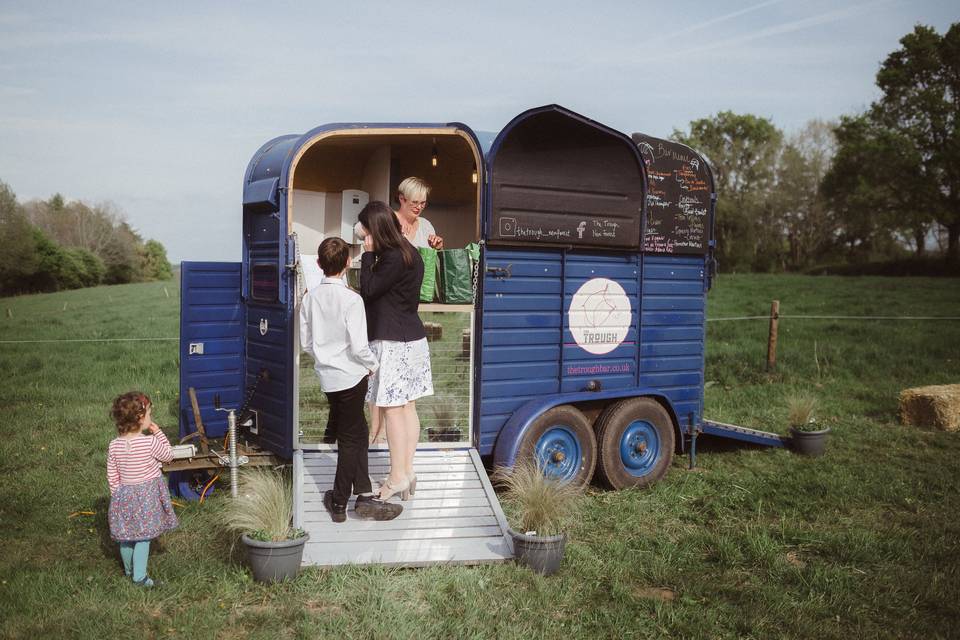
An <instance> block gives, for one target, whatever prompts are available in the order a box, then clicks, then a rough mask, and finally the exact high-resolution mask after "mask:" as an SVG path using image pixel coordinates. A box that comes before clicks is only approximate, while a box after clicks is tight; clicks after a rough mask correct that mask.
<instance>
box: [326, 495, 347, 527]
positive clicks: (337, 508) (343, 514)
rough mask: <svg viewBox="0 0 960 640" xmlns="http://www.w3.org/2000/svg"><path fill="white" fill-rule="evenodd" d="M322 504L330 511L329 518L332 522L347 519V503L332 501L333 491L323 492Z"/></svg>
mask: <svg viewBox="0 0 960 640" xmlns="http://www.w3.org/2000/svg"><path fill="white" fill-rule="evenodd" d="M323 506H325V507H326V508H327V511H329V512H330V518H331V519H333V521H334V522H346V521H347V505H345V504H337V503H336V502H334V501H333V491H327V492H326V493H324V494H323Z"/></svg>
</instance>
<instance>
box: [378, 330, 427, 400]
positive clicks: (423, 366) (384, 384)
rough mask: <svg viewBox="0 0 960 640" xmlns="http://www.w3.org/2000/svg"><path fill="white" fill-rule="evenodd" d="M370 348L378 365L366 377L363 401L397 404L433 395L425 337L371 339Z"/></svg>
mask: <svg viewBox="0 0 960 640" xmlns="http://www.w3.org/2000/svg"><path fill="white" fill-rule="evenodd" d="M370 350H371V351H373V355H375V356H376V357H377V360H379V361H380V368H379V369H377V371H376V373H374V374H373V375H372V376H370V386H369V387H367V402H373V403H374V404H376V405H377V406H378V407H401V406H403V405H405V404H407V403H408V402H410V401H411V400H416V399H417V398H422V397H424V396H432V395H433V375H432V374H431V372H430V348H429V347H428V346H427V339H426V338H421V339H419V340H414V341H413V342H396V341H394V340H374V341H372V342H371V343H370Z"/></svg>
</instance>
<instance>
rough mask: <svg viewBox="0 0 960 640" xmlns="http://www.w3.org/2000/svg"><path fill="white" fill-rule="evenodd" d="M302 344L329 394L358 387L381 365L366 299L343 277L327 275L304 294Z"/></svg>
mask: <svg viewBox="0 0 960 640" xmlns="http://www.w3.org/2000/svg"><path fill="white" fill-rule="evenodd" d="M300 346H301V347H302V348H303V350H304V351H306V352H307V353H309V354H310V355H311V356H313V359H314V361H315V362H316V371H317V377H319V378H320V388H321V389H322V390H323V391H325V392H327V393H332V392H334V391H343V390H344V389H350V388H351V387H354V386H356V384H357V383H358V382H360V381H361V380H362V379H363V377H364V376H366V375H367V374H368V373H370V372H371V371H376V370H377V368H378V367H379V366H380V365H379V363H378V362H377V358H376V357H375V356H374V355H373V352H372V351H370V346H369V345H368V344H367V315H366V313H365V312H364V310H363V298H361V297H360V294H358V293H357V292H356V291H352V290H351V289H350V288H349V287H347V284H346V283H345V282H344V281H343V280H341V279H340V278H328V277H326V276H324V277H323V278H321V279H320V284H318V285H317V286H315V287H313V288H312V289H310V290H309V291H308V292H307V295H305V296H304V297H303V304H302V306H301V307H300Z"/></svg>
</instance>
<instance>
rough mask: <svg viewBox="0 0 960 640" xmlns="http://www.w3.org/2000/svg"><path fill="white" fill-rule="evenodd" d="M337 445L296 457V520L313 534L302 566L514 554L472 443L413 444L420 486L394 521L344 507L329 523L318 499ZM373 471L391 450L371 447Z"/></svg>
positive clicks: (460, 560)
mask: <svg viewBox="0 0 960 640" xmlns="http://www.w3.org/2000/svg"><path fill="white" fill-rule="evenodd" d="M336 465H337V454H336V451H302V452H297V455H295V457H294V501H295V504H294V525H295V526H298V527H301V528H302V529H304V530H305V531H306V532H307V533H309V534H310V540H309V541H308V542H307V544H306V547H305V548H304V553H303V565H304V566H318V567H333V566H338V565H344V564H383V565H394V566H408V567H419V566H426V565H431V564H480V563H487V562H503V561H505V560H508V559H510V558H512V557H513V543H512V540H511V538H510V535H509V533H508V530H507V521H506V518H505V517H504V515H503V510H502V509H501V508H500V502H499V501H498V500H497V496H496V493H494V491H493V487H492V486H491V484H490V480H489V479H488V478H487V473H486V470H485V469H484V468H483V464H482V462H481V461H480V456H479V454H478V453H477V451H476V449H472V448H471V449H442V450H418V451H417V454H416V457H415V458H414V465H413V466H414V470H415V471H416V474H417V493H416V494H415V495H414V496H412V497H411V498H410V500H408V501H406V502H404V501H401V500H400V499H399V497H395V498H391V502H396V503H397V504H400V505H402V506H403V513H401V514H400V515H399V516H398V517H397V518H396V519H395V520H390V521H387V522H376V521H371V520H363V519H361V518H359V517H357V515H356V513H355V512H354V511H353V501H351V503H350V504H349V505H348V506H347V521H346V522H343V523H339V524H338V523H334V522H333V521H332V520H331V519H330V514H329V513H328V512H327V510H326V508H324V506H323V494H324V492H325V491H327V490H328V489H332V488H333V478H334V474H335V472H336ZM369 467H370V468H369V471H370V476H371V477H372V478H374V479H375V480H379V479H380V478H383V477H384V476H386V475H387V472H388V471H389V467H390V458H389V453H388V452H386V451H375V450H372V451H370V452H369Z"/></svg>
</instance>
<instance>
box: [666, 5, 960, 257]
mask: <svg viewBox="0 0 960 640" xmlns="http://www.w3.org/2000/svg"><path fill="white" fill-rule="evenodd" d="M900 45H901V46H900V48H899V49H897V50H896V51H894V52H893V53H891V54H890V55H889V56H887V58H886V60H884V62H883V63H882V65H881V67H880V70H879V72H878V73H877V76H876V84H877V87H878V88H879V90H880V94H881V95H880V97H879V98H878V99H877V100H876V101H875V102H874V103H873V104H871V105H870V107H869V109H867V110H866V111H865V112H864V113H860V114H856V115H850V116H844V117H842V118H841V119H840V121H839V122H837V123H825V122H822V121H816V120H815V121H811V122H809V123H808V124H807V125H806V126H805V127H804V128H803V129H802V130H800V131H799V132H797V133H795V134H793V135H790V136H785V135H784V133H783V132H782V131H781V130H780V129H778V128H777V127H776V126H774V125H773V123H772V122H771V121H770V120H769V119H766V118H762V117H758V116H755V115H750V114H736V113H733V112H730V111H725V112H721V113H718V114H717V115H716V116H713V117H709V118H703V119H700V120H695V121H693V122H691V123H690V127H689V130H687V131H681V130H674V132H673V136H672V137H673V138H674V139H675V140H676V141H678V142H682V143H684V144H687V145H689V146H691V147H693V148H694V149H696V150H697V151H699V152H701V153H703V154H704V155H705V156H707V158H708V160H709V162H710V164H711V167H712V168H713V171H714V179H715V181H716V188H717V192H718V202H717V212H716V223H715V224H716V237H717V246H718V259H719V261H720V268H721V269H722V270H724V271H774V270H776V271H780V270H806V269H809V268H811V267H813V266H815V265H823V264H842V263H864V262H875V261H889V260H896V259H899V258H903V257H904V256H908V255H912V256H914V257H920V258H923V257H925V256H927V255H928V254H929V251H928V249H929V248H930V246H931V245H932V246H933V247H935V248H936V249H938V250H939V251H940V252H941V253H942V254H943V255H944V256H945V257H946V260H947V262H948V264H949V265H950V268H951V270H952V272H954V273H956V272H957V271H956V268H957V266H958V263H960V23H954V24H953V25H951V26H950V28H949V29H948V30H947V32H946V33H945V34H944V35H942V36H941V35H940V34H938V33H937V32H936V31H935V30H934V29H932V28H930V27H926V26H919V25H918V26H917V27H916V28H915V29H914V30H913V32H911V33H909V34H907V35H906V36H904V37H903V38H902V39H901V40H900Z"/></svg>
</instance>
